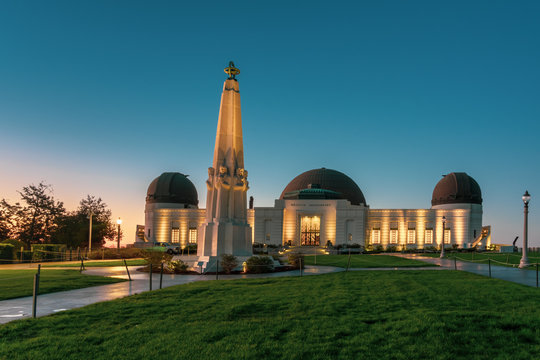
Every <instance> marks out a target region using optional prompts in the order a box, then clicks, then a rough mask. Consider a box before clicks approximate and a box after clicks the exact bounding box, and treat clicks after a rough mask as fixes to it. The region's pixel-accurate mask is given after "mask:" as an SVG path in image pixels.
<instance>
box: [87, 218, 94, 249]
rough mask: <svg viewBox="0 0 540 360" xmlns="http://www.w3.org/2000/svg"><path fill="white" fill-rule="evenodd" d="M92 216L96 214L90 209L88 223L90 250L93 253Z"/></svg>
mask: <svg viewBox="0 0 540 360" xmlns="http://www.w3.org/2000/svg"><path fill="white" fill-rule="evenodd" d="M92 216H94V212H93V211H92V210H90V212H89V213H88V219H90V224H89V225H88V252H90V254H92Z"/></svg>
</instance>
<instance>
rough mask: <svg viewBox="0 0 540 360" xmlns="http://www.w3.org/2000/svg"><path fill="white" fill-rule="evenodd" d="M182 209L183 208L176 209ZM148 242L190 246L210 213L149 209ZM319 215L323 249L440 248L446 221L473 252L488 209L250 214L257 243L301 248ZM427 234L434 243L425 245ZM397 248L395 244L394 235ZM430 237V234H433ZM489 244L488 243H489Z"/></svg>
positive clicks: (303, 209)
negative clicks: (307, 224)
mask: <svg viewBox="0 0 540 360" xmlns="http://www.w3.org/2000/svg"><path fill="white" fill-rule="evenodd" d="M175 205H177V208H174V206H175ZM145 212H146V222H145V237H146V238H147V239H149V240H150V241H160V242H171V240H172V238H173V232H174V236H175V238H179V240H180V246H182V247H184V246H185V245H186V244H187V243H188V241H189V231H190V229H194V228H198V227H199V226H200V225H202V224H203V223H204V221H205V210H204V209H195V208H191V209H185V208H183V205H181V204H147V207H146V210H145ZM302 216H319V217H320V220H321V230H320V243H319V244H320V246H325V245H326V243H327V242H328V241H331V242H332V244H333V245H340V244H346V243H356V244H360V245H362V246H366V245H369V244H371V243H372V236H373V234H378V236H379V239H380V245H381V246H383V247H384V248H386V247H388V246H396V248H397V250H401V249H406V248H409V249H423V248H425V247H431V246H433V247H436V248H439V247H440V244H441V241H442V238H443V235H442V234H443V229H442V217H443V216H445V217H446V229H447V230H448V231H449V235H450V244H448V245H447V246H448V247H450V246H452V245H453V244H456V245H457V246H458V247H464V248H467V247H470V244H471V243H472V242H473V241H474V238H475V236H476V237H477V236H480V234H481V231H482V206H481V205H476V204H452V205H439V206H434V207H433V208H432V209H370V208H369V207H365V206H363V205H351V204H350V203H349V202H348V201H347V200H276V201H275V205H274V206H273V207H258V208H255V209H250V210H248V212H247V220H248V223H249V225H250V226H251V227H252V239H253V241H254V242H258V243H261V244H262V243H266V244H273V245H282V244H286V243H287V242H288V241H291V243H292V244H293V245H300V218H301V217H302ZM426 231H429V232H430V233H431V237H432V243H431V244H425V239H426ZM392 233H393V234H394V235H395V238H396V243H395V244H391V243H390V238H391V236H390V235H391V234H392ZM427 237H428V238H429V234H428V235H427ZM483 245H489V244H488V242H487V241H486V244H483Z"/></svg>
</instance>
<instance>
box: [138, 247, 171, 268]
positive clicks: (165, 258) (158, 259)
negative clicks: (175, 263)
mask: <svg viewBox="0 0 540 360" xmlns="http://www.w3.org/2000/svg"><path fill="white" fill-rule="evenodd" d="M141 255H142V257H143V258H144V260H146V262H147V263H148V264H152V266H153V267H157V266H161V263H169V262H170V261H171V259H172V256H171V255H169V254H167V253H165V252H161V251H152V250H144V251H142V253H141Z"/></svg>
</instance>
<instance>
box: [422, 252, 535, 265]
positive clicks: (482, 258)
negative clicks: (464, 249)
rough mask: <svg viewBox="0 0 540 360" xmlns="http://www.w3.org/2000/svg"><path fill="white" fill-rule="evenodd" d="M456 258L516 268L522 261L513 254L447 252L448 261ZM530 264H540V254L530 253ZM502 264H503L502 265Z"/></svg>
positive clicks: (432, 255)
mask: <svg viewBox="0 0 540 360" xmlns="http://www.w3.org/2000/svg"><path fill="white" fill-rule="evenodd" d="M421 255H422V256H429V257H439V256H440V253H439V254H436V253H435V254H433V253H432V254H421ZM454 256H456V257H457V259H458V260H465V261H478V262H482V263H484V264H487V260H488V259H491V260H495V261H497V263H495V262H494V263H493V264H494V265H505V266H514V265H519V261H520V260H521V254H518V253H513V254H505V253H451V252H449V251H447V252H446V258H447V259H453V258H454ZM528 256H529V262H530V263H531V264H534V263H536V262H540V253H529V254H528ZM501 263H502V264H501Z"/></svg>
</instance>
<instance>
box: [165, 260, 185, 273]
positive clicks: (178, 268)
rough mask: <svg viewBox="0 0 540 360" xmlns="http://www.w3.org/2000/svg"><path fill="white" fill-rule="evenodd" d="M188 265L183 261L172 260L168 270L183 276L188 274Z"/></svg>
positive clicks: (168, 264)
mask: <svg viewBox="0 0 540 360" xmlns="http://www.w3.org/2000/svg"><path fill="white" fill-rule="evenodd" d="M187 268H188V264H186V263H185V262H183V261H182V260H171V261H169V262H168V263H167V269H169V270H170V271H171V272H173V273H175V274H182V273H185V272H187Z"/></svg>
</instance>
